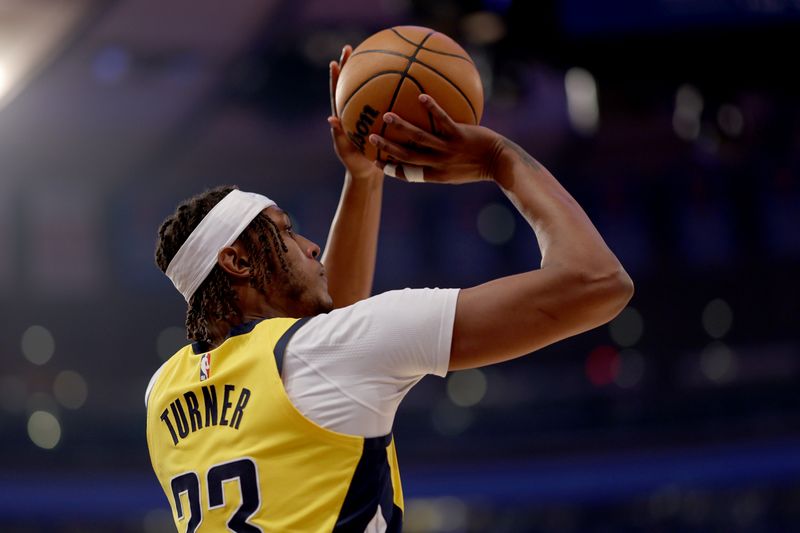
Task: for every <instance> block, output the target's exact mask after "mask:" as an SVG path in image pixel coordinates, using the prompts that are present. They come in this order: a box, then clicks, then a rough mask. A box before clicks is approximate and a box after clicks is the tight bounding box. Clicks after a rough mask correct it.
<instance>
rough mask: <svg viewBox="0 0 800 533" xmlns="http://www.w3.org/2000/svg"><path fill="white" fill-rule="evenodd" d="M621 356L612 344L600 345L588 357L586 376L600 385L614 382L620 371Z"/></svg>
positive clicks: (593, 382) (594, 383)
mask: <svg viewBox="0 0 800 533" xmlns="http://www.w3.org/2000/svg"><path fill="white" fill-rule="evenodd" d="M619 367H620V357H619V353H617V350H616V349H615V348H613V347H611V346H598V347H597V348H595V349H594V350H592V351H591V353H589V357H587V358H586V377H587V378H589V381H590V382H591V383H592V384H593V385H596V386H598V387H601V386H604V385H608V384H609V383H611V382H613V381H614V380H615V379H616V377H617V374H618V373H619Z"/></svg>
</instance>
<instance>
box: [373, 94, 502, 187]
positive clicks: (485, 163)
mask: <svg viewBox="0 0 800 533" xmlns="http://www.w3.org/2000/svg"><path fill="white" fill-rule="evenodd" d="M419 100H420V103H421V104H422V105H423V106H424V107H425V108H426V109H427V110H428V112H429V113H430V115H431V116H432V117H433V124H434V131H435V132H436V133H428V132H427V131H425V130H422V129H420V128H418V127H416V126H414V125H413V124H411V123H409V122H408V121H406V120H404V119H403V118H402V117H400V116H399V115H397V114H395V113H391V112H390V113H386V114H384V116H383V120H384V122H387V123H389V124H390V127H391V128H392V131H393V134H394V136H395V138H398V137H400V138H402V139H404V141H402V142H393V141H390V140H388V139H386V138H385V137H381V136H380V135H377V134H374V133H373V134H372V135H370V136H369V142H370V143H372V144H373V145H374V146H376V147H378V148H379V149H380V150H382V151H383V152H384V153H385V154H387V159H388V160H389V161H390V162H391V163H393V164H396V165H397V170H396V171H395V173H396V177H398V178H400V179H402V180H406V181H408V180H407V179H406V175H405V174H406V173H405V171H404V170H403V169H402V166H403V165H412V166H415V167H420V168H422V170H423V178H424V180H425V181H430V182H436V183H466V182H471V181H481V180H491V179H493V178H494V171H495V166H496V164H497V161H498V159H499V157H500V155H501V154H502V152H503V150H504V148H505V143H504V139H503V137H502V136H501V135H499V134H498V133H496V132H494V131H492V130H490V129H489V128H485V127H483V126H473V125H470V124H460V123H457V122H455V121H454V120H453V119H452V118H451V117H450V116H449V115H448V114H447V113H446V112H445V111H444V110H443V109H442V108H441V107H440V106H439V104H437V103H436V101H435V100H434V99H433V98H432V97H431V96H429V95H426V94H422V95H420V97H419ZM375 164H376V165H377V166H378V167H379V168H380V169H381V170H383V169H384V168H385V166H386V163H385V162H381V161H376V162H375Z"/></svg>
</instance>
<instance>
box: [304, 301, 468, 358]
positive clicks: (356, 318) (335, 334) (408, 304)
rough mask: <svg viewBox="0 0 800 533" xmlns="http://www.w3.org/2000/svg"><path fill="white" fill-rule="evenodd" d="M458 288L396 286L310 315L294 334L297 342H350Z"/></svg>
mask: <svg viewBox="0 0 800 533" xmlns="http://www.w3.org/2000/svg"><path fill="white" fill-rule="evenodd" d="M453 291H455V292H457V289H438V288H424V289H411V288H405V289H396V290H391V291H386V292H382V293H380V294H376V295H374V296H370V297H369V298H365V299H364V300H360V301H358V302H356V303H354V304H352V305H348V306H347V307H341V308H338V309H334V310H333V311H330V312H329V313H322V314H319V315H317V316H315V317H312V318H310V319H309V320H308V321H307V322H305V323H304V324H303V326H302V327H301V328H300V329H299V330H297V332H296V333H295V335H294V339H296V340H293V343H294V344H295V345H296V344H298V343H300V342H303V341H309V342H312V341H319V340H321V339H323V338H324V339H327V340H328V341H332V342H346V341H347V340H348V339H349V338H350V337H351V336H363V335H364V334H365V333H367V331H372V332H373V333H374V332H375V331H378V330H380V328H381V325H382V324H388V323H391V322H395V321H398V320H401V321H402V319H403V317H408V316H409V315H414V314H416V313H420V312H421V310H422V309H424V308H425V307H426V305H427V304H428V303H429V302H431V301H432V300H435V299H437V298H442V297H443V296H445V295H446V294H450V293H452V292H453Z"/></svg>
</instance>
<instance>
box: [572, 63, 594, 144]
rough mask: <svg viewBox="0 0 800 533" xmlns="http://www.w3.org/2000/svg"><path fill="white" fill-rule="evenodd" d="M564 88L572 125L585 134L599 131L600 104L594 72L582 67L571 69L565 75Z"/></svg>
mask: <svg viewBox="0 0 800 533" xmlns="http://www.w3.org/2000/svg"><path fill="white" fill-rule="evenodd" d="M564 89H565V90H566V93H567V113H568V114H569V120H570V123H571V124H572V127H573V128H575V130H576V131H577V132H579V133H582V134H584V135H589V134H592V133H594V132H595V131H597V126H598V123H599V121H600V106H599V104H598V102H597V82H595V79H594V76H592V73H591V72H589V71H588V70H586V69H584V68H580V67H573V68H571V69H569V70H568V71H567V73H566V75H565V76H564Z"/></svg>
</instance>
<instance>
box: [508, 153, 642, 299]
mask: <svg viewBox="0 0 800 533" xmlns="http://www.w3.org/2000/svg"><path fill="white" fill-rule="evenodd" d="M503 146H504V148H503V150H502V151H501V153H500V155H499V156H498V158H497V163H496V165H495V173H494V177H495V181H497V183H498V184H499V185H500V186H501V188H502V189H503V191H504V192H505V194H506V195H507V196H508V198H509V199H510V200H511V201H512V202H513V203H514V205H515V206H516V207H517V209H518V210H519V212H520V213H521V214H522V215H523V216H524V217H525V219H526V220H527V221H528V223H529V224H530V225H531V227H532V228H533V230H534V233H535V234H536V238H537V240H538V242H539V247H540V249H541V252H542V263H541V267H542V268H543V269H544V268H558V269H561V270H564V271H565V272H567V273H569V275H570V276H571V277H574V278H576V279H583V280H584V281H585V282H586V283H587V284H591V283H595V284H603V285H608V286H609V288H610V289H612V290H613V291H616V292H618V293H619V295H620V298H623V299H624V300H625V301H627V300H628V299H629V298H630V295H631V293H632V282H631V281H630V278H629V277H628V275H627V274H626V273H625V270H624V269H623V268H622V265H621V264H620V262H619V261H618V260H617V258H616V257H615V256H614V254H613V253H612V252H611V250H610V249H609V248H608V246H607V245H606V243H605V241H604V240H603V238H602V237H601V236H600V233H599V232H598V231H597V229H596V228H595V227H594V224H592V222H591V221H590V220H589V217H588V216H587V215H586V213H585V212H584V210H583V209H582V208H581V206H580V205H579V204H578V203H577V202H576V201H575V199H574V198H573V197H572V196H571V195H570V194H569V193H568V192H567V191H566V189H564V187H563V186H562V185H561V184H560V183H559V182H558V181H557V180H556V179H555V178H554V177H553V176H552V174H550V172H548V171H547V169H545V168H544V167H543V166H542V165H541V164H540V163H539V162H538V161H536V160H535V159H534V158H533V157H531V156H530V155H529V154H527V153H526V152H525V151H524V150H523V149H522V148H520V147H519V146H518V145H516V144H515V143H513V142H512V141H509V140H508V139H503Z"/></svg>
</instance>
